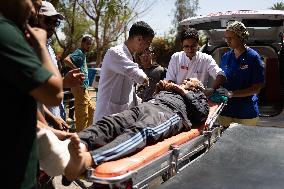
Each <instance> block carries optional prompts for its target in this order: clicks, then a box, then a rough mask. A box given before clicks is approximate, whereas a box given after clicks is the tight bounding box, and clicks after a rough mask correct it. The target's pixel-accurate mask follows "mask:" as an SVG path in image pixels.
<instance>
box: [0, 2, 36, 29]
mask: <svg viewBox="0 0 284 189" xmlns="http://www.w3.org/2000/svg"><path fill="white" fill-rule="evenodd" d="M33 12H35V9H34V6H33V2H32V0H2V1H0V13H1V14H2V15H3V16H4V17H6V18H7V19H9V20H12V21H13V22H15V24H16V25H17V26H18V27H19V28H20V29H24V28H25V26H26V24H27V22H28V19H29V17H30V16H31V14H33Z"/></svg>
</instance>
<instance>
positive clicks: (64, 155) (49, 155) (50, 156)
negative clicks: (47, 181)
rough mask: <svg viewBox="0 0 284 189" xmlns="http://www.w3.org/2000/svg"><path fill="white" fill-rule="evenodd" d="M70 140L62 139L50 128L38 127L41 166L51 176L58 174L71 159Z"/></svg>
mask: <svg viewBox="0 0 284 189" xmlns="http://www.w3.org/2000/svg"><path fill="white" fill-rule="evenodd" d="M69 142H70V140H69V139H68V140H65V141H61V140H59V139H58V138H57V137H56V135H55V134H54V133H53V132H52V131H51V130H48V129H44V128H43V129H38V131H37V143H38V152H39V154H38V155H39V164H40V168H41V169H42V170H43V171H44V172H46V174H48V175H49V176H52V177H53V176H58V175H62V174H63V173H64V170H65V168H66V166H67V164H68V162H69V160H70V153H69V151H68V144H69Z"/></svg>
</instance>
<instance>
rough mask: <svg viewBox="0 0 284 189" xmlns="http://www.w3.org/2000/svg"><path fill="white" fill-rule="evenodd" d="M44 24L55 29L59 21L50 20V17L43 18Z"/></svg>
mask: <svg viewBox="0 0 284 189" xmlns="http://www.w3.org/2000/svg"><path fill="white" fill-rule="evenodd" d="M44 23H45V24H46V25H53V26H55V27H58V26H60V20H59V19H54V18H50V17H45V18H44Z"/></svg>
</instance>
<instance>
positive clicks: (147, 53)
mask: <svg viewBox="0 0 284 189" xmlns="http://www.w3.org/2000/svg"><path fill="white" fill-rule="evenodd" d="M154 56H155V54H154V48H153V47H151V46H150V47H149V48H147V49H145V50H144V51H142V52H141V53H139V54H138V57H139V60H140V64H141V65H142V67H143V68H148V67H150V66H151V65H152V62H153V58H154Z"/></svg>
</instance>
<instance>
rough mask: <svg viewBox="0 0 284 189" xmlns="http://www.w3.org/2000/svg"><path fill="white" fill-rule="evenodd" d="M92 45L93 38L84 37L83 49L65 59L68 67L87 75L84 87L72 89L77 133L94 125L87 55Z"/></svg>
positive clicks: (93, 107)
mask: <svg viewBox="0 0 284 189" xmlns="http://www.w3.org/2000/svg"><path fill="white" fill-rule="evenodd" d="M92 45H93V40H92V38H91V37H90V36H84V37H83V38H82V42H81V47H80V48H77V49H76V50H75V51H74V52H73V53H72V54H70V55H68V56H67V57H66V58H65V59H64V63H65V64H66V66H68V67H71V68H74V69H75V68H80V71H81V72H82V73H84V75H85V80H84V82H83V85H82V86H81V87H74V88H72V89H71V91H72V93H73V95H74V98H75V101H74V105H75V125H76V131H77V132H79V131H81V130H83V129H84V128H87V127H89V126H90V125H91V124H92V123H93V115H94V111H95V105H94V104H93V102H92V101H91V98H90V95H89V91H88V87H89V80H88V67H87V61H86V54H85V53H86V52H88V51H89V50H90V48H91V46H92Z"/></svg>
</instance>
